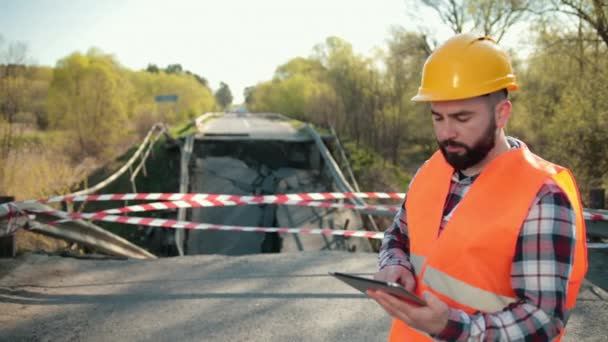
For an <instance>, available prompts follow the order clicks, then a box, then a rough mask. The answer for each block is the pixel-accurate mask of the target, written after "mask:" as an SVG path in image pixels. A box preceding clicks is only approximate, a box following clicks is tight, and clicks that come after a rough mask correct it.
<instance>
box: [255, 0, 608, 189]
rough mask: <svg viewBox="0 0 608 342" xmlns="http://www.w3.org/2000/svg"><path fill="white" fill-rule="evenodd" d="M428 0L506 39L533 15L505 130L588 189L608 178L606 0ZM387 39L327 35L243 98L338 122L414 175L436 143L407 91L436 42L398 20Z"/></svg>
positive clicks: (343, 132) (423, 109)
mask: <svg viewBox="0 0 608 342" xmlns="http://www.w3.org/2000/svg"><path fill="white" fill-rule="evenodd" d="M422 2H424V3H426V4H427V5H428V6H430V7H432V8H433V9H436V10H437V11H438V12H440V13H442V14H443V18H444V20H445V22H446V24H447V25H449V26H450V27H451V28H452V30H453V31H454V32H455V33H458V32H462V31H463V30H464V29H463V27H467V25H469V26H470V28H472V29H473V30H474V31H478V32H481V33H485V34H488V35H490V36H493V37H498V38H500V37H502V36H503V35H504V34H505V33H506V32H507V31H508V30H509V29H512V27H513V25H514V24H515V23H517V20H527V21H528V22H534V24H532V25H530V28H531V29H530V31H527V32H526V33H525V34H526V35H527V37H528V39H529V40H530V41H531V42H532V44H533V48H531V50H530V51H531V53H530V54H528V55H527V56H526V57H525V58H521V57H519V58H518V56H521V55H519V54H517V53H516V52H517V51H511V54H512V55H513V56H514V58H513V64H514V68H515V69H516V75H517V77H518V82H519V83H520V86H521V90H520V91H517V92H513V93H512V95H511V99H512V101H513V103H514V110H513V115H512V117H511V121H510V124H509V126H508V127H507V134H509V135H513V136H516V137H518V138H520V139H522V140H524V141H525V142H526V143H527V144H528V145H529V146H530V147H531V149H532V150H533V151H534V152H536V153H538V154H540V155H541V156H543V157H544V158H546V159H548V160H551V161H553V162H556V163H559V164H562V165H565V166H567V167H569V168H571V169H572V170H573V171H574V173H575V174H576V177H577V179H578V181H579V183H580V185H581V188H582V191H583V192H584V194H585V193H586V192H587V191H588V189H590V188H592V187H599V186H603V187H607V186H608V58H607V56H608V25H607V22H606V18H608V2H606V1H603V2H602V1H599V2H598V1H581V2H580V4H581V7H580V8H579V10H580V11H578V12H577V11H576V10H575V8H574V6H575V5H576V4H579V2H577V3H576V4H573V2H566V1H544V2H534V1H530V2H526V1H516V2H511V1H506V2H505V1H488V0H486V1H481V0H477V1H456V3H462V4H463V5H467V4H468V5H471V4H473V5H476V6H477V7H475V6H468V7H466V6H465V7H462V8H460V7H458V8H456V7H451V5H450V4H451V3H453V2H452V1H450V2H448V1H422ZM569 3H570V6H572V7H568V4H569ZM602 3H603V5H602ZM484 6H485V7H484ZM488 6H489V7H488ZM492 6H494V7H492ZM517 6H523V7H517ZM532 6H541V7H542V6H546V7H551V6H554V7H551V8H553V12H546V11H545V12H543V13H557V14H555V15H550V14H543V15H539V14H536V13H537V12H539V11H538V9H539V7H534V8H532ZM535 10H536V11H535ZM450 11H452V12H453V13H452V14H458V15H460V17H459V16H458V15H452V16H450V15H449V14H450V13H451V12H450ZM456 12H458V13H456ZM581 13H582V14H581ZM507 16H508V18H506V17H507ZM585 16H586V17H585ZM454 18H456V19H457V18H460V19H461V20H462V21H461V22H454V21H453V20H452V19H454ZM509 18H510V19H509ZM513 18H515V19H516V20H514V19H513ZM498 19H501V20H503V22H506V24H504V25H503V24H501V21H500V20H498ZM467 20H468V21H467ZM508 20H510V21H508ZM602 20H603V21H602ZM494 23H499V24H500V25H498V24H497V25H495V26H492V25H494ZM568 28H571V29H568ZM387 42H388V45H387V48H386V49H384V50H379V51H377V53H376V54H375V55H374V56H372V57H368V56H363V55H360V54H357V53H355V52H354V51H353V48H352V46H351V44H349V43H348V42H346V41H344V40H342V39H340V38H337V37H330V38H327V39H326V41H325V42H324V43H322V44H319V45H318V46H316V47H315V48H314V52H313V54H312V55H311V56H310V57H307V58H303V57H295V58H293V59H291V60H289V61H288V62H287V63H285V64H284V65H281V66H279V67H277V69H276V71H275V74H274V77H273V78H272V80H270V81H266V82H262V83H259V84H257V85H255V86H253V87H250V88H247V89H246V93H245V98H246V102H247V106H248V108H249V109H250V110H252V111H264V112H281V113H284V114H288V115H291V116H293V117H295V118H297V119H301V120H306V121H312V122H314V123H316V124H318V125H321V126H328V125H333V126H334V127H335V128H336V130H337V131H338V133H339V135H340V136H341V137H343V138H346V139H350V140H352V141H354V142H355V143H356V144H357V145H358V146H363V147H366V148H371V149H372V150H373V151H375V153H376V154H377V155H378V156H381V157H382V158H383V159H384V160H389V161H391V162H392V163H393V164H394V165H396V166H398V167H399V168H402V169H404V170H407V171H408V172H410V174H411V172H414V171H415V169H416V168H417V167H418V166H419V165H420V163H421V162H422V161H423V160H424V159H425V158H428V157H429V156H430V154H431V152H432V151H434V150H435V149H436V142H435V139H434V136H433V132H432V126H431V116H430V112H429V107H428V105H421V104H414V103H412V102H411V101H410V98H411V97H412V96H413V95H415V93H416V91H417V88H418V86H419V84H420V75H421V70H422V66H423V63H424V61H425V59H426V58H427V57H428V56H429V55H430V53H431V52H432V51H433V49H434V47H435V46H437V42H435V41H433V40H432V39H430V38H429V36H428V35H426V34H423V33H420V32H410V31H406V30H405V29H403V28H394V29H393V30H392V32H391V33H390V36H389V38H388V40H387ZM503 45H504V44H503ZM394 190H397V189H394ZM583 197H584V198H586V196H583Z"/></svg>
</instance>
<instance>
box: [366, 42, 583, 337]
mask: <svg viewBox="0 0 608 342" xmlns="http://www.w3.org/2000/svg"><path fill="white" fill-rule="evenodd" d="M517 88H518V86H517V84H516V81H515V76H514V75H513V70H512V67H511V64H510V61H509V58H508V56H507V55H506V53H505V52H504V51H503V50H501V49H500V48H499V47H498V45H497V44H496V43H495V42H494V41H493V40H492V39H491V38H488V37H479V36H475V35H472V34H461V35H457V36H455V37H453V38H451V39H449V40H448V41H447V42H446V43H444V44H443V45H442V46H440V47H439V48H437V50H436V51H435V52H434V53H433V54H432V55H431V56H430V57H429V58H428V59H427V61H426V63H425V65H424V69H423V72H422V84H421V86H420V88H419V90H418V94H417V95H416V96H414V98H413V99H412V100H413V101H418V102H430V114H431V116H432V120H433V128H434V131H435V135H436V138H437V142H438V144H439V151H437V152H436V153H435V154H434V155H433V156H432V157H431V158H430V159H429V160H428V161H427V162H426V163H425V164H424V165H422V167H421V168H420V169H419V170H418V172H417V174H416V176H415V177H414V179H413V181H412V183H411V184H410V187H409V190H408V193H407V198H406V200H405V201H404V203H403V206H402V207H401V210H400V212H399V213H398V214H397V215H396V217H395V220H394V222H393V225H392V227H391V228H389V229H388V230H387V231H386V233H385V237H384V240H383V243H382V247H381V250H380V255H379V272H378V273H377V274H376V278H377V279H381V280H385V281H393V282H399V283H401V284H402V285H403V286H404V287H405V288H407V289H409V290H411V291H414V292H416V293H417V294H418V295H419V296H423V297H424V299H425V300H426V302H427V303H428V305H427V306H424V307H419V306H416V305H413V304H409V303H407V302H405V301H402V300H399V299H398V298H396V297H393V296H391V295H389V294H387V293H385V292H382V291H379V290H376V291H368V295H369V296H370V297H372V298H373V299H375V300H376V301H377V302H378V303H379V304H380V305H381V306H382V307H383V308H384V309H385V310H386V311H387V312H388V313H389V314H390V315H391V316H392V317H393V318H394V319H393V325H392V328H391V332H390V340H391V341H429V340H432V339H438V340H449V341H454V340H458V341H465V340H475V341H517V340H525V341H548V340H555V339H559V338H561V336H562V335H563V332H564V327H565V325H566V322H567V320H568V316H569V313H570V310H571V309H572V308H573V307H574V304H575V302H576V296H577V294H578V291H579V288H580V284H581V282H582V280H583V278H584V275H585V273H586V270H587V255H586V244H585V225H584V220H583V216H582V206H581V202H580V197H579V194H578V189H577V187H576V183H575V180H574V178H573V177H572V174H571V173H570V171H569V170H567V169H565V168H563V167H560V166H557V165H554V164H551V163H550V162H547V161H545V160H543V159H541V158H540V157H538V156H536V155H534V154H532V153H531V152H530V151H529V150H528V149H527V147H526V146H525V144H524V143H523V142H521V141H519V140H517V139H514V138H511V137H507V136H506V135H505V133H504V127H505V126H506V124H507V121H508V119H509V116H510V113H511V102H510V101H509V100H508V92H509V91H514V90H517Z"/></svg>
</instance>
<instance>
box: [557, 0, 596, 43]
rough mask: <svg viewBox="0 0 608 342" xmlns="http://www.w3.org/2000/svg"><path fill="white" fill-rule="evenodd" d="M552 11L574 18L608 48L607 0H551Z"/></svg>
mask: <svg viewBox="0 0 608 342" xmlns="http://www.w3.org/2000/svg"><path fill="white" fill-rule="evenodd" d="M552 5H553V8H552V9H553V10H555V11H560V12H562V13H566V14H568V15H571V16H575V17H577V18H579V19H581V20H583V21H584V22H585V23H587V24H588V25H589V26H591V27H592V28H593V30H595V32H596V33H597V35H598V36H599V37H600V39H601V40H602V41H603V42H604V44H605V45H606V46H607V47H608V1H607V0H553V3H552Z"/></svg>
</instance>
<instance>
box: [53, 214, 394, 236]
mask: <svg viewBox="0 0 608 342" xmlns="http://www.w3.org/2000/svg"><path fill="white" fill-rule="evenodd" d="M65 214H67V215H65V216H64V217H66V216H67V217H71V216H77V215H74V214H72V213H65ZM92 220H93V221H104V222H115V223H124V224H132V225H139V226H151V227H161V228H182V229H195V230H222V231H237V232H256V233H294V234H317V235H319V234H320V235H333V236H345V237H351V236H352V237H362V238H368V239H382V237H383V236H384V233H383V232H369V231H362V230H359V231H357V230H334V229H308V228H276V227H253V226H231V225H217V224H208V223H200V222H191V221H176V220H167V219H158V218H149V217H130V216H118V215H106V216H100V217H93V218H92Z"/></svg>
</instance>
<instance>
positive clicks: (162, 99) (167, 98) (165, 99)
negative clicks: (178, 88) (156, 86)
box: [154, 95, 178, 102]
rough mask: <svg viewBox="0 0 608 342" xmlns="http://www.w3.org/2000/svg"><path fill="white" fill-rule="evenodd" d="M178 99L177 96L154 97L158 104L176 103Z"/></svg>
mask: <svg viewBox="0 0 608 342" xmlns="http://www.w3.org/2000/svg"><path fill="white" fill-rule="evenodd" d="M177 98H178V96H177V95H158V96H155V97H154V100H156V102H176V101H177Z"/></svg>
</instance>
